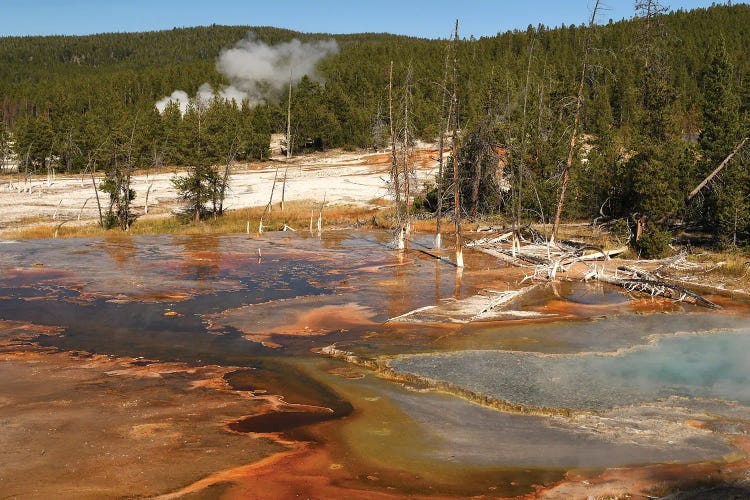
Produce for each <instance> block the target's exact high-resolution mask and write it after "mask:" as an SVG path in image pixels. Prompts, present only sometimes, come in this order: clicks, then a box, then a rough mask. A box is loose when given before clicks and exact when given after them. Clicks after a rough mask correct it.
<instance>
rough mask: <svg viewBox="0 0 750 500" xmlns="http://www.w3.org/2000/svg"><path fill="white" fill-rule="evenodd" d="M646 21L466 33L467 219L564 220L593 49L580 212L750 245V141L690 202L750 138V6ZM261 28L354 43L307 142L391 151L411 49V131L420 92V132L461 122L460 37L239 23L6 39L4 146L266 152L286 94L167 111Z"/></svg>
mask: <svg viewBox="0 0 750 500" xmlns="http://www.w3.org/2000/svg"><path fill="white" fill-rule="evenodd" d="M640 14H641V17H640V18H637V19H634V20H631V21H623V22H616V23H613V22H609V23H606V24H598V25H596V26H595V27H593V28H587V27H584V26H583V24H582V25H581V26H570V27H561V28H558V29H548V28H546V27H544V26H538V27H532V26H529V28H528V29H527V30H525V31H516V32H508V33H503V34H498V36H496V37H489V38H481V39H462V40H460V41H459V42H458V44H457V60H458V97H459V99H458V101H459V105H458V118H459V123H460V130H461V134H460V142H461V145H465V148H463V150H462V152H461V153H460V156H459V158H460V160H461V161H460V164H461V170H460V173H461V184H462V192H463V193H464V196H463V199H464V203H465V205H466V207H465V210H466V213H467V214H469V213H471V214H481V213H488V212H496V211H501V212H505V213H511V212H512V211H513V210H514V208H513V207H526V208H523V209H519V210H518V211H517V214H516V215H517V216H519V217H521V218H525V219H529V220H539V219H540V218H543V219H544V220H550V219H551V218H552V217H553V216H554V212H555V208H556V206H557V200H558V195H559V190H560V185H561V174H562V172H563V171H564V169H565V166H566V158H567V156H568V149H569V146H570V137H571V133H572V131H573V122H574V114H575V111H576V96H577V90H578V86H579V83H580V81H581V74H582V71H583V60H584V57H585V59H586V61H587V63H588V64H587V65H586V69H585V73H584V79H583V81H584V87H583V89H584V93H583V96H584V99H583V106H582V108H581V109H582V111H581V112H582V114H581V120H580V130H579V134H578V136H579V140H578V143H577V144H578V145H577V147H576V148H575V151H574V156H573V162H572V165H571V167H572V168H571V169H570V175H571V180H570V185H569V187H568V196H567V201H566V204H565V211H564V215H566V216H567V217H572V218H592V217H607V218H623V219H624V220H628V221H630V222H631V223H632V224H634V225H635V226H637V228H638V231H639V233H640V232H641V231H644V235H645V236H644V238H645V239H644V240H643V241H644V242H648V243H643V244H642V247H643V248H642V250H644V251H645V252H646V253H648V252H649V251H653V252H655V253H658V251H659V249H660V248H662V249H663V247H664V237H663V236H664V230H665V228H666V227H668V225H669V224H670V222H673V221H675V220H680V221H689V222H691V223H694V224H702V225H703V226H704V227H708V228H711V229H712V230H713V231H714V233H715V236H716V239H717V241H718V242H720V243H722V244H735V243H741V242H743V241H747V238H748V228H749V227H750V206H749V204H748V203H749V202H750V200H748V195H750V185H749V183H750V180H749V179H750V177H749V176H748V168H747V165H748V162H747V160H746V158H747V154H746V153H744V152H740V154H738V155H737V157H736V158H735V159H734V160H733V161H732V163H731V164H730V165H728V166H727V167H726V168H725V169H724V170H723V171H722V172H721V174H720V175H719V176H717V178H716V179H714V181H713V182H712V183H711V184H710V185H709V186H708V187H707V188H706V189H704V190H703V191H701V193H700V194H699V195H698V196H695V197H694V198H693V199H692V200H690V202H689V203H688V202H686V196H687V194H688V193H689V192H690V191H691V189H693V188H694V187H695V186H696V185H697V184H698V183H699V182H700V181H701V180H702V179H703V178H704V177H705V176H706V175H707V174H708V173H709V172H710V171H711V170H712V169H713V168H714V167H715V166H716V165H718V163H719V162H721V160H722V159H723V158H724V157H725V156H726V155H728V154H729V153H730V152H731V151H732V149H733V147H734V146H735V145H736V144H737V143H739V142H740V140H741V139H742V138H743V137H745V136H746V135H747V134H748V132H749V130H748V129H749V128H750V127H748V122H749V120H748V116H750V83H749V82H750V57H748V54H750V6H748V5H734V6H714V7H711V8H708V9H699V10H695V11H690V12H675V13H670V14H667V15H663V16H662V15H652V14H658V12H655V13H647V14H644V13H640ZM457 15H458V16H459V17H460V12H458V13H457ZM585 21H586V20H581V22H582V23H584V22H585ZM450 29H451V26H446V34H448V33H450ZM248 31H253V32H254V33H255V36H256V37H257V39H258V40H260V41H263V42H266V43H269V44H275V43H279V42H285V41H289V40H291V39H293V38H297V39H300V40H302V41H314V40H328V39H330V38H334V39H335V40H336V41H337V42H338V45H339V47H340V51H339V52H338V53H337V54H334V55H331V56H329V57H327V58H325V59H324V60H323V61H322V62H321V64H320V65H319V67H318V75H317V76H313V77H312V78H304V79H302V80H301V81H300V82H299V83H298V84H297V85H296V86H295V88H294V90H293V94H292V105H291V115H292V117H293V122H292V123H293V127H292V144H295V145H298V146H297V147H296V149H301V148H302V147H304V145H307V146H308V147H314V148H333V147H345V148H355V147H356V148H366V147H367V148H371V147H384V146H386V144H387V142H388V136H387V132H388V128H389V124H388V101H387V98H388V69H389V65H390V62H391V61H393V64H394V69H393V88H394V93H395V96H394V108H397V109H399V110H400V111H399V112H398V113H396V115H397V116H396V117H395V118H394V121H396V122H397V123H395V125H396V127H395V128H396V129H397V130H403V129H404V128H405V126H404V123H405V117H404V112H403V109H404V106H403V103H404V102H405V101H404V99H408V104H409V105H408V110H409V112H408V113H409V114H408V124H409V134H410V136H412V137H421V138H424V139H428V140H435V138H436V136H437V134H438V131H439V129H440V123H444V122H445V118H443V117H441V104H442V103H443V102H444V99H445V92H444V89H445V88H446V87H448V86H449V85H448V80H446V76H445V75H446V74H447V73H448V71H447V66H446V65H447V64H449V63H448V59H450V58H452V55H451V51H452V43H451V42H450V41H449V40H447V39H446V40H425V39H416V38H408V37H402V36H393V35H387V34H360V35H345V36H341V35H336V36H331V35H326V34H301V33H295V32H291V31H287V30H281V29H276V28H268V27H224V26H211V27H202V28H187V29H174V30H171V31H163V32H153V33H133V34H126V33H123V34H101V35H93V36H85V37H68V36H66V37H63V36H59V37H6V38H2V39H0V68H2V71H0V95H2V120H1V123H2V125H1V126H2V128H1V129H0V146H2V148H3V149H9V148H10V147H11V146H12V148H13V150H14V152H15V156H16V159H17V161H18V162H20V163H21V164H22V165H23V168H24V169H25V168H29V169H31V170H33V169H45V168H47V167H49V166H50V164H51V163H54V164H55V167H56V168H58V169H60V170H64V171H79V170H81V169H84V168H87V167H91V166H92V165H94V164H96V165H98V167H99V168H107V165H111V164H113V163H118V162H120V163H122V162H127V163H128V164H129V165H133V166H148V165H154V164H157V165H159V164H170V165H172V164H174V165H195V164H197V163H221V162H223V161H225V160H226V157H227V155H228V154H229V153H230V152H232V154H233V155H234V156H233V157H235V158H238V159H249V158H264V157H266V156H267V154H268V151H267V145H268V142H269V138H270V133H271V132H283V131H285V128H286V114H287V95H286V93H280V94H279V95H278V96H277V99H272V100H269V101H268V102H266V103H264V104H261V105H258V106H250V105H249V104H247V103H245V104H244V105H237V104H236V103H234V102H231V101H229V102H218V101H217V102H216V103H215V104H214V105H212V106H210V107H208V108H207V109H205V110H196V109H195V108H194V107H191V108H190V109H188V111H187V113H185V115H184V116H183V115H182V114H181V113H180V111H179V109H177V107H176V106H169V107H167V109H166V110H165V111H164V113H162V114H160V113H159V112H158V111H157V110H156V108H155V106H154V104H155V103H156V101H157V100H159V99H161V98H163V97H164V96H168V95H170V94H171V93H172V92H173V91H174V90H177V89H179V90H184V91H186V92H187V93H188V94H189V95H191V96H192V95H195V93H196V91H197V90H198V88H199V87H200V86H201V85H202V84H204V83H209V84H211V85H212V86H213V87H215V88H216V87H219V86H221V85H222V84H228V83H229V82H228V81H226V79H225V77H224V76H222V74H221V73H220V72H219V71H217V69H216V59H217V57H218V55H219V54H220V52H221V51H222V49H229V48H231V47H233V46H234V45H235V43H237V42H238V41H239V40H241V39H242V38H243V37H244V36H245V35H246V33H247V32H248ZM587 48H588V50H587ZM488 145H492V146H493V147H492V148H488V147H487V146H488ZM500 148H502V149H500ZM498 150H504V151H505V152H506V153H505V158H503V161H501V162H500V165H505V169H506V171H505V172H504V173H503V176H504V177H505V178H506V180H508V183H507V185H509V186H511V189H510V190H508V189H507V186H506V183H503V182H498V181H497V179H498V178H499V177H501V176H500V175H498V172H496V169H497V165H498V161H497V160H498V159H497V158H496V157H494V155H495V154H497V151H498ZM451 175H452V174H450V173H449V172H448V173H446V179H448V178H449V177H450V176H451ZM513 179H516V180H515V181H514V180H513ZM475 181H476V182H475ZM503 186H506V187H503ZM519 193H520V197H519V196H518V195H519ZM433 196H434V193H433ZM429 200H430V196H428V197H427V201H428V203H427V206H428V207H429ZM513 200H515V201H518V202H520V203H515V202H513ZM649 238H651V240H649ZM639 239H640V234H639Z"/></svg>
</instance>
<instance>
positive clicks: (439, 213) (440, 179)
mask: <svg viewBox="0 0 750 500" xmlns="http://www.w3.org/2000/svg"><path fill="white" fill-rule="evenodd" d="M447 86H448V52H447V50H446V52H445V68H444V70H443V85H442V89H441V90H442V92H443V96H442V99H441V100H440V138H439V139H438V175H437V182H436V184H437V216H436V218H435V249H436V250H440V247H441V246H442V241H441V239H442V235H441V233H440V230H441V225H442V219H443V154H444V153H445V130H446V129H447V128H448V127H449V126H450V120H451V118H450V117H451V112H450V108H449V110H448V115H447V116H446V117H445V125H443V117H444V116H445V112H446V100H447V93H448V89H447Z"/></svg>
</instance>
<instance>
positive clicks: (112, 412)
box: [0, 232, 750, 498]
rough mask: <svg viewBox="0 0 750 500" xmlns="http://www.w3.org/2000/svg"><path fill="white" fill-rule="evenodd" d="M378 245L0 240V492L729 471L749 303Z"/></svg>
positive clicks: (734, 454)
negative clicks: (530, 281) (719, 307)
mask: <svg viewBox="0 0 750 500" xmlns="http://www.w3.org/2000/svg"><path fill="white" fill-rule="evenodd" d="M389 239H390V237H389V235H388V234H387V233H385V232H350V233H343V232H333V233H328V234H325V235H324V236H323V237H322V238H317V237H312V236H306V235H297V234H289V233H268V234H265V235H264V236H263V238H262V239H255V238H248V237H246V236H244V235H242V236H240V235H237V236H164V237H114V238H111V239H106V240H103V239H77V240H76V239H69V240H35V241H22V242H9V241H4V242H0V421H2V422H3V432H2V434H0V440H1V442H2V444H3V446H4V449H6V450H12V452H11V453H6V454H5V456H4V457H3V458H2V459H0V461H1V462H2V463H1V464H0V465H1V466H0V491H3V493H4V495H5V496H10V497H14V496H18V497H36V498H39V497H45V498H51V497H55V498H59V497H67V498H81V497H91V498H95V497H101V496H108V497H112V496H115V497H116V496H154V495H164V496H165V498H166V497H186V498H188V497H192V496H194V495H204V496H208V497H218V496H223V497H227V498H235V497H236V498H247V497H251V498H279V497H286V496H294V495H303V496H307V497H315V498H330V497H349V498H365V497H366V498H373V497H382V498H390V497H399V496H403V495H406V494H409V495H414V496H429V497H450V496H466V495H486V496H491V497H507V496H516V495H525V494H532V495H538V496H545V495H546V496H548V497H551V498H554V495H555V494H563V495H564V494H565V493H564V492H565V491H567V492H568V493H570V492H571V491H572V490H564V489H561V488H564V487H566V486H565V485H570V484H572V483H573V480H572V478H574V477H578V476H579V475H582V476H581V477H586V478H588V479H586V481H587V482H586V483H585V484H587V485H589V486H590V487H591V488H593V486H591V485H594V484H595V483H596V478H598V477H599V478H601V477H605V476H606V474H607V470H614V469H610V468H613V467H617V468H620V469H618V470H621V469H622V468H625V469H626V470H631V471H634V472H633V474H635V473H636V472H638V473H639V474H640V473H642V472H643V471H645V470H650V471H653V473H654V478H652V483H653V482H654V481H659V482H660V483H664V481H663V480H662V479H655V478H656V476H658V474H657V472H659V473H660V474H663V473H664V470H663V467H666V466H667V465H668V466H670V467H673V466H677V465H679V466H680V467H685V469H684V471H685V475H684V477H681V476H680V474H679V473H674V474H672V475H671V476H669V477H670V479H669V481H672V483H669V484H679V483H680V482H681V481H682V480H688V479H690V477H691V474H690V473H689V472H687V471H688V469H687V468H688V467H693V466H696V465H695V464H700V465H701V466H702V467H709V466H708V465H705V464H716V468H717V469H721V468H723V469H724V470H725V471H726V470H730V469H731V467H735V468H736V470H735V469H731V470H733V471H734V472H736V471H737V470H740V471H742V470H745V469H742V467H744V466H742V465H738V464H742V460H744V456H745V451H744V450H746V449H747V447H746V446H745V444H744V441H742V440H743V439H744V436H746V434H747V432H748V430H749V429H750V393H748V390H747V387H748V386H750V384H748V382H750V380H749V379H750V370H749V369H748V368H747V366H746V363H745V362H744V358H745V357H744V353H745V352H747V347H750V330H748V328H747V326H746V325H747V324H748V315H747V313H746V311H747V308H746V306H745V305H744V304H734V305H733V307H730V308H728V309H729V310H725V311H720V312H707V311H706V310H702V309H700V308H699V307H697V306H690V305H685V304H679V303H673V302H670V301H665V300H656V299H651V298H643V297H631V296H629V295H627V294H625V293H624V292H622V291H620V290H616V289H614V288H609V287H602V286H601V285H589V284H582V283H564V282H563V283H558V284H555V285H545V284H540V285H535V286H530V287H528V288H526V285H519V281H520V279H521V278H523V274H522V273H520V272H519V271H518V270H517V269H512V268H505V267H504V265H503V264H501V263H498V262H497V261H495V260H494V259H493V258H491V257H489V256H486V255H483V254H478V253H473V252H471V251H467V253H466V255H465V258H466V264H467V266H466V269H465V270H463V272H459V271H458V270H457V269H456V268H455V267H453V266H451V265H449V264H447V263H445V262H443V261H440V260H437V259H435V258H433V257H431V256H429V255H427V254H425V253H423V252H420V251H419V250H423V249H424V248H425V247H427V246H429V245H430V243H431V242H430V239H431V238H429V237H423V238H421V239H417V241H416V242H415V243H414V244H413V245H412V250H411V251H408V252H405V253H398V252H395V251H394V250H392V249H390V248H388V242H389ZM519 287H524V288H523V290H522V291H521V293H519V294H518V295H514V296H513V298H512V300H510V301H508V302H507V303H503V304H502V305H501V306H498V307H497V308H496V310H495V311H494V314H493V315H491V316H487V315H486V314H483V315H481V317H482V318H483V319H481V320H475V321H468V322H455V321H450V320H449V319H450V318H448V320H446V315H444V314H443V315H440V314H437V315H433V316H429V315H428V314H422V315H421V316H420V319H419V321H412V320H401V321H388V320H389V319H390V318H395V317H398V316H401V315H403V314H405V313H408V312H409V311H412V310H415V309H419V308H425V307H429V306H437V307H438V308H443V309H444V310H450V311H457V313H456V314H458V313H461V312H463V313H464V316H465V317H467V318H473V317H476V318H478V317H479V316H477V315H476V314H475V312H476V311H475V310H474V309H472V308H476V307H480V308H481V307H483V306H482V304H485V303H491V302H492V300H491V299H492V297H493V296H495V295H497V294H500V293H502V292H506V291H508V290H513V289H517V288H519ZM493 294H494V295H493ZM477 304H479V306H477ZM430 318H432V319H430ZM435 318H438V319H435ZM331 346H333V347H331ZM326 348H328V350H329V351H330V350H331V349H334V350H336V352H340V353H344V354H343V355H342V356H339V357H343V358H347V357H349V358H350V359H349V360H348V361H347V360H346V359H330V358H329V357H326V356H324V355H323V354H321V352H323V353H325V352H327V351H326ZM347 353H348V354H347ZM478 403H479V404H478ZM498 408H501V409H503V411H501V410H500V409H498ZM661 464H666V465H661ZM732 464H734V465H732ZM660 467H661V468H660ZM738 467H739V468H738ZM165 468H166V469H168V473H164V472H163V471H164V470H165ZM625 469H622V470H625ZM114 470H118V471H121V472H118V473H117V474H113V472H112V471H114ZM712 470H713V469H712ZM734 472H733V473H732V475H731V477H729V476H727V477H723V476H721V474H717V473H714V476H713V477H714V478H717V477H719V478H723V479H721V480H722V481H724V480H726V481H729V480H730V479H731V480H733V481H734V480H736V479H737V477H739V476H737V475H736V474H734ZM737 474H739V472H737ZM725 475H726V473H725ZM736 476H737V477H736ZM113 477H114V478H115V479H114V480H113ZM659 477H661V476H659ZM581 481H583V479H582V480H581ZM623 481H624V480H622V481H620V483H616V482H612V483H611V484H610V483H607V484H608V485H609V486H608V487H610V488H611V489H612V491H620V490H619V489H618V488H621V487H622V483H623ZM642 481H643V482H644V484H650V483H648V481H647V480H646V479H642ZM581 484H584V483H581ZM589 486H587V487H589ZM704 486H705V485H704ZM704 486H702V487H704ZM645 487H646V486H643V487H641V486H632V487H631V490H632V491H630V493H634V494H635V493H637V494H641V493H642V492H641V489H642V488H645ZM732 487H736V488H742V487H743V486H742V485H741V484H734V483H733V485H732ZM639 488H640V489H639ZM636 490H638V491H636ZM561 491H562V492H563V493H560V492H561ZM581 491H583V492H585V491H586V490H585V488H583V489H581ZM591 491H594V490H591ZM596 491H597V492H598V491H600V490H596ZM601 491H606V490H601ZM575 494H578V490H576V493H575ZM575 494H573V496H575ZM584 496H586V495H584ZM652 496H653V495H652ZM561 498H564V497H561Z"/></svg>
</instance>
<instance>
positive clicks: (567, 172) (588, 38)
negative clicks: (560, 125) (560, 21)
mask: <svg viewBox="0 0 750 500" xmlns="http://www.w3.org/2000/svg"><path fill="white" fill-rule="evenodd" d="M650 3H651V2H649V4H650ZM598 9H599V0H596V3H595V4H594V10H593V12H592V13H591V20H590V21H589V31H588V35H587V36H586V42H585V46H584V50H583V64H582V65H581V79H580V81H579V82H578V96H577V98H576V112H575V116H574V118H573V134H572V135H571V137H570V148H569V149H568V160H567V162H566V164H565V170H563V180H562V186H560V199H559V200H558V202H557V211H556V212H555V222H554V224H553V226H552V236H551V237H550V244H551V243H554V241H555V239H557V232H558V230H559V228H560V216H561V215H562V211H563V205H564V204H565V190H566V189H567V187H568V181H569V180H570V169H571V168H572V167H573V155H574V154H575V149H576V139H577V138H578V125H579V123H580V119H581V108H582V107H583V84H584V82H585V80H586V70H587V64H588V56H589V46H590V44H591V33H592V31H593V29H594V23H595V22H596V11H597V10H598Z"/></svg>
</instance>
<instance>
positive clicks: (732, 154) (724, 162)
mask: <svg viewBox="0 0 750 500" xmlns="http://www.w3.org/2000/svg"><path fill="white" fill-rule="evenodd" d="M747 140H748V137H745V138H744V139H742V141H741V142H740V143H739V144H737V146H735V148H734V150H733V151H732V152H731V153H729V155H728V156H727V157H726V158H724V161H722V162H721V163H720V164H719V166H718V167H716V168H715V169H714V171H713V172H711V173H710V174H708V177H706V178H705V179H703V181H702V182H701V183H700V184H698V185H697V186H696V187H695V189H693V190H692V191H690V194H689V195H688V196H687V201H690V200H691V199H693V197H694V196H695V195H696V194H698V192H699V191H700V190H701V189H703V188H704V187H706V184H708V183H709V182H711V179H713V178H714V177H716V175H717V174H718V173H719V172H721V169H723V168H724V167H726V165H727V163H729V162H730V160H731V159H732V158H734V155H736V154H737V153H739V151H740V149H742V147H743V146H744V145H745V143H746V142H747Z"/></svg>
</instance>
